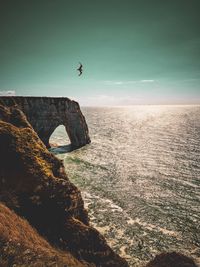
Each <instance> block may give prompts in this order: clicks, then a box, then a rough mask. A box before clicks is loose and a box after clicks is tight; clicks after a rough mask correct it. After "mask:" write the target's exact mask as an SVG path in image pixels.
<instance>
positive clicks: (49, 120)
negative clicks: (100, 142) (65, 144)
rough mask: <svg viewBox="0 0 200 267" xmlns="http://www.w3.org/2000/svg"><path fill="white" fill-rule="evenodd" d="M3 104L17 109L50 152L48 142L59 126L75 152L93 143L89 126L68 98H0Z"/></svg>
mask: <svg viewBox="0 0 200 267" xmlns="http://www.w3.org/2000/svg"><path fill="white" fill-rule="evenodd" d="M0 104H2V105H4V106H8V107H11V106H18V108H19V109H21V110H22V111H23V113H24V114H25V115H26V118H27V120H28V122H29V123H30V124H31V126H32V127H33V129H34V130H35V132H36V133H37V134H38V136H39V137H40V139H41V140H42V141H43V143H44V144H45V145H46V147H48V148H49V147H50V144H49V138H50V136H51V134H52V133H53V131H54V130H55V129H56V128H57V127H58V126H59V125H64V126H65V129H66V132H67V134H68V136H69V139H70V142H71V145H72V148H73V149H75V148H79V147H82V146H84V145H86V144H89V143H90V137H89V133H88V126H87V123H86V120H85V118H84V116H83V114H82V112H81V110H80V107H79V104H78V103H77V102H75V101H73V100H70V99H69V98H66V97H29V96H0Z"/></svg>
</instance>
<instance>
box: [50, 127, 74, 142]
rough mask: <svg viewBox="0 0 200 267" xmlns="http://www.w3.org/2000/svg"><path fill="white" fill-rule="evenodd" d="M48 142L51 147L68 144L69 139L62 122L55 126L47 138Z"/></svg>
mask: <svg viewBox="0 0 200 267" xmlns="http://www.w3.org/2000/svg"><path fill="white" fill-rule="evenodd" d="M49 144H50V146H51V147H57V146H69V145H70V139H69V136H68V134H67V131H66V129H65V126H64V125H63V124H61V125H59V126H58V127H57V128H55V130H54V131H53V133H52V134H51V136H50V138H49Z"/></svg>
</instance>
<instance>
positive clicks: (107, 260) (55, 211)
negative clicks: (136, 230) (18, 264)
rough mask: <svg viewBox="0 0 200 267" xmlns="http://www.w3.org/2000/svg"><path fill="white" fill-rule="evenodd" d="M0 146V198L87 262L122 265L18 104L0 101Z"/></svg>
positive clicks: (124, 266) (104, 266)
mask: <svg viewBox="0 0 200 267" xmlns="http://www.w3.org/2000/svg"><path fill="white" fill-rule="evenodd" d="M0 148H1V153H0V202H3V203H4V204H5V205H6V206H7V207H9V208H10V209H11V210H14V211H15V212H16V213H17V214H18V215H20V216H21V217H23V218H26V219H27V220H28V222H29V224H30V225H31V226H33V227H34V228H35V229H37V231H38V233H39V234H40V235H42V236H44V237H45V238H46V239H47V240H48V241H49V243H50V244H51V245H53V246H55V247H57V248H59V249H62V250H63V251H66V252H69V253H70V254H72V255H73V257H75V258H76V259H77V260H78V261H84V262H86V263H88V265H87V266H98V267H100V266H101V267H113V266H115V267H127V266H128V264H127V263H126V261H125V260H124V259H122V258H121V257H119V256H118V255H117V254H116V253H115V252H114V251H113V250H112V249H111V248H110V247H109V246H108V244H107V243H106V240H105V239H104V237H103V236H102V235H101V234H100V233H99V232H98V231H97V230H96V229H94V228H93V227H92V226H91V225H90V223H89V219H88V214H87V211H86V210H85V208H84V203H83V199H82V197H81V193H80V191H79V190H78V188H77V187H76V186H75V185H74V184H72V183H71V182H70V181H69V179H68V177H67V175H66V173H65V171H64V166H63V164H62V162H61V161H60V160H59V159H57V158H56V157H55V156H54V155H53V154H52V153H50V152H49V151H48V150H47V149H46V147H45V145H44V144H43V142H42V141H41V140H40V139H39V137H38V136H37V134H36V133H35V132H34V130H33V128H32V127H31V125H30V124H29V122H28V121H27V120H26V117H25V115H24V114H23V113H22V111H21V110H20V109H17V108H15V107H11V108H8V107H5V106H1V105H0ZM0 212H1V211H0ZM0 240H1V236H0ZM0 266H2V265H1V259H0ZM29 266H33V265H32V264H30V265H29ZM38 266H39V265H38ZM56 266H59V265H56ZM60 266H63V265H60ZM67 266H72V265H70V264H68V265H67ZM77 266H79V265H77Z"/></svg>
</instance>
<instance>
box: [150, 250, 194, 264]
mask: <svg viewBox="0 0 200 267" xmlns="http://www.w3.org/2000/svg"><path fill="white" fill-rule="evenodd" d="M146 267H198V266H197V265H196V264H195V262H194V261H193V260H192V259H191V258H189V257H187V256H185V255H183V254H180V253H176V252H171V253H162V254H160V255H157V256H156V257H155V258H154V259H153V260H152V261H150V262H149V263H148V264H147V265H146Z"/></svg>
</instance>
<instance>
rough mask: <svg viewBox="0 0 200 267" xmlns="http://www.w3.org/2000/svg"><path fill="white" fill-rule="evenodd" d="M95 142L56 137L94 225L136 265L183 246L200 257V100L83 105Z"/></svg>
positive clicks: (58, 132) (53, 139)
mask: <svg viewBox="0 0 200 267" xmlns="http://www.w3.org/2000/svg"><path fill="white" fill-rule="evenodd" d="M81 110H82V112H83V114H84V116H85V118H86V121H87V124H88V127H89V135H90V138H91V144H89V145H86V146H84V147H82V148H80V149H77V150H74V151H71V152H69V143H70V141H69V138H68V136H67V133H66V131H65V128H64V126H59V127H58V128H57V129H56V130H55V131H54V133H53V135H52V136H51V139H50V142H51V143H52V146H53V147H52V148H51V151H52V152H53V153H54V154H55V155H56V156H57V157H58V158H60V159H61V160H63V163H64V166H65V168H66V173H67V174H68V177H69V179H70V180H71V181H72V182H73V183H74V184H75V185H77V186H78V188H79V189H80V190H81V192H82V197H83V199H84V202H85V207H86V208H87V209H88V212H89V217H90V221H91V224H92V225H93V226H94V227H95V228H97V229H98V230H99V231H100V232H101V233H102V234H103V235H104V237H105V238H106V240H107V242H108V244H109V245H110V246H111V247H112V248H113V250H114V251H116V252H117V253H119V254H120V255H121V256H122V257H124V258H125V259H126V260H127V261H128V262H129V265H130V267H132V266H134V267H136V266H141V264H143V263H146V262H147V261H149V260H151V259H152V258H153V257H154V256H155V255H156V254H158V253H161V252H165V251H177V252H181V253H184V254H186V255H189V256H191V257H192V258H193V259H195V260H196V261H197V263H200V106H198V105H197V106H192V105H188V106H186V105H185V106H175V105H171V106H170V105H162V106H159V105H139V106H128V107H83V108H81Z"/></svg>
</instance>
